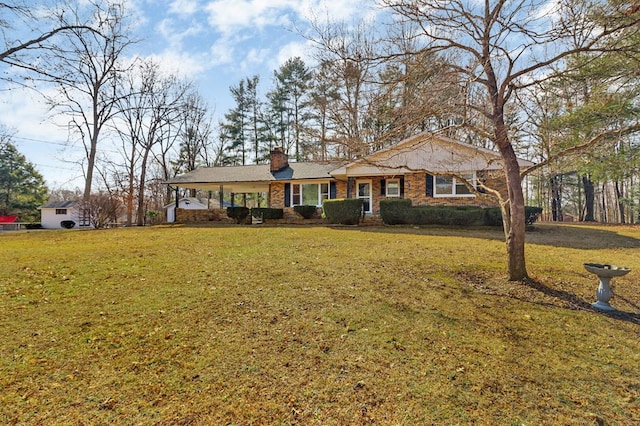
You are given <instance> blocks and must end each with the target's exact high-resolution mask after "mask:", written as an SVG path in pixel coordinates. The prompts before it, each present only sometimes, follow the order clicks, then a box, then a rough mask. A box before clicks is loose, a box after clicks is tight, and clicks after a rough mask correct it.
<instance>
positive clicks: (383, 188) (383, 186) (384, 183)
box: [380, 179, 387, 197]
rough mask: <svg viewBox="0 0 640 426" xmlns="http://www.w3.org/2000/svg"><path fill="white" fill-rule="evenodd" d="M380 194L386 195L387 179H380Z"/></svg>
mask: <svg viewBox="0 0 640 426" xmlns="http://www.w3.org/2000/svg"><path fill="white" fill-rule="evenodd" d="M380 195H382V196H383V197H384V196H385V195H387V181H386V180H384V179H380Z"/></svg>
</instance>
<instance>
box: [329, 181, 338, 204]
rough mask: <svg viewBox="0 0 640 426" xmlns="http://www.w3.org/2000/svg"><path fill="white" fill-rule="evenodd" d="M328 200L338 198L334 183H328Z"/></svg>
mask: <svg viewBox="0 0 640 426" xmlns="http://www.w3.org/2000/svg"><path fill="white" fill-rule="evenodd" d="M329 198H331V199H332V200H333V199H335V198H338V190H337V187H336V183H335V182H330V183H329Z"/></svg>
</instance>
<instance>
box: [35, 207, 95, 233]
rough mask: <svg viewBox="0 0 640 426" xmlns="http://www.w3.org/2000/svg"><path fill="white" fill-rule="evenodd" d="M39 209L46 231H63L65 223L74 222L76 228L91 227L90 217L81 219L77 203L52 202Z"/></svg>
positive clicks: (41, 222) (41, 221)
mask: <svg viewBox="0 0 640 426" xmlns="http://www.w3.org/2000/svg"><path fill="white" fill-rule="evenodd" d="M38 209H40V224H41V225H42V227H43V228H46V229H62V228H63V226H62V222H63V221H73V222H74V226H73V227H74V228H80V227H82V228H88V227H90V226H91V224H90V221H89V218H88V217H85V218H83V217H81V215H80V210H79V208H78V204H77V203H76V202H75V201H52V202H50V203H47V204H45V205H44V206H40V207H38Z"/></svg>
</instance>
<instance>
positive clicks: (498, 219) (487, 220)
mask: <svg viewBox="0 0 640 426" xmlns="http://www.w3.org/2000/svg"><path fill="white" fill-rule="evenodd" d="M541 214H542V207H534V206H524V224H525V225H526V226H532V225H533V224H534V223H535V222H536V221H537V220H538V218H539V217H540V215H541ZM484 224H485V225H487V226H502V212H501V211H500V208H499V207H491V208H487V209H484Z"/></svg>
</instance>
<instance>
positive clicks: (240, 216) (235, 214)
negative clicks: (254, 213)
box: [227, 207, 250, 223]
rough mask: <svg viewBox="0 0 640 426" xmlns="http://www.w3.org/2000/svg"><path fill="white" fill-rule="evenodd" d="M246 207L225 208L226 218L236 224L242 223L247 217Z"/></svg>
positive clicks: (247, 209)
mask: <svg viewBox="0 0 640 426" xmlns="http://www.w3.org/2000/svg"><path fill="white" fill-rule="evenodd" d="M249 212H250V210H249V208H248V207H227V216H229V217H230V218H231V219H235V221H236V223H243V222H245V221H246V220H247V218H248V217H249Z"/></svg>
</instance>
